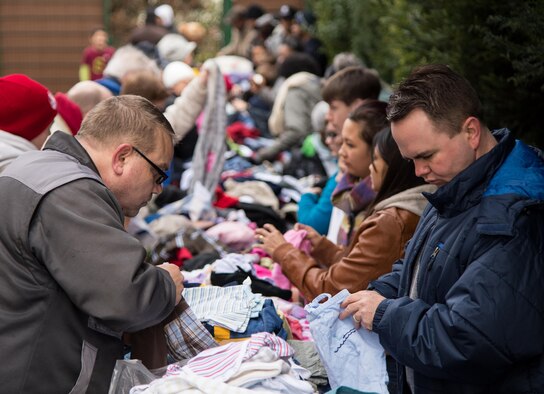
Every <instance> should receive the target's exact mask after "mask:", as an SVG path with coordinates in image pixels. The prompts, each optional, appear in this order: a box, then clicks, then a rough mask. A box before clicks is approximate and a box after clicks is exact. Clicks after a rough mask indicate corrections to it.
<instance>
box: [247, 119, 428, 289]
mask: <svg viewBox="0 0 544 394" xmlns="http://www.w3.org/2000/svg"><path fill="white" fill-rule="evenodd" d="M363 128H364V123H363V124H358V123H357V122H355V121H353V120H350V119H349V118H348V120H347V121H346V124H345V126H344V129H343V130H342V137H343V144H342V148H341V154H343V159H344V161H345V162H346V166H347V169H348V171H350V172H351V173H352V174H353V175H357V171H362V170H363V169H362V168H360V167H361V166H360V164H359V160H358V159H357V156H356V154H357V152H359V150H358V144H359V143H361V142H362V140H361V138H360V135H361V133H362V129H363ZM371 153H372V163H371V164H370V172H371V179H372V188H373V189H374V191H376V193H377V194H376V197H375V199H374V200H373V202H372V203H371V204H370V206H369V207H368V208H367V210H366V212H367V216H366V218H365V219H364V220H363V221H362V223H361V224H360V226H359V227H358V228H357V229H356V234H355V236H354V237H353V239H352V241H351V243H350V244H349V246H348V247H347V248H343V247H340V246H338V245H336V244H334V243H332V242H330V241H329V240H327V239H326V238H325V237H323V236H320V235H319V234H318V233H317V232H316V231H315V230H313V229H312V228H311V227H308V226H304V225H301V224H297V225H295V229H298V230H306V231H307V235H306V238H307V239H308V240H310V242H311V243H312V246H313V249H312V251H311V254H310V255H306V254H305V253H303V252H301V251H300V250H298V249H296V248H295V247H294V246H292V245H291V244H290V243H288V242H287V241H286V240H285V239H284V237H283V235H282V234H281V233H280V232H279V231H278V230H277V229H276V228H275V227H274V226H272V225H270V224H266V225H264V226H263V228H260V229H257V231H256V233H257V237H258V239H260V240H261V241H262V247H263V249H264V250H265V251H267V252H268V253H269V254H270V255H271V256H272V258H273V259H274V261H277V262H278V263H279V264H280V265H281V267H282V271H283V273H284V274H285V275H286V276H287V277H288V278H289V280H290V281H291V282H292V283H293V285H295V286H296V287H297V288H298V289H299V290H300V291H301V292H302V294H303V295H304V296H305V297H306V299H307V300H311V299H313V298H314V297H316V296H317V295H319V294H321V293H325V292H326V293H330V294H332V295H334V294H336V293H338V292H339V291H340V290H342V289H348V290H349V291H350V292H356V291H359V290H363V289H365V288H366V287H367V285H368V283H369V282H370V281H371V280H374V279H376V278H378V277H379V276H380V275H382V274H384V273H387V272H389V271H390V270H391V267H392V264H393V263H394V262H395V261H396V260H397V259H399V258H400V257H401V256H402V255H403V253H404V246H405V244H406V242H407V241H408V240H409V239H410V238H411V236H412V234H413V232H414V230H415V228H416V225H417V223H418V221H419V217H420V215H421V213H422V212H423V209H424V208H425V206H426V204H427V200H426V199H425V198H424V197H423V195H422V194H421V193H422V192H424V191H426V192H432V191H434V190H435V187H434V186H432V185H427V184H425V183H424V181H423V180H422V179H421V178H418V177H416V176H415V174H414V165H413V163H412V162H408V161H406V160H404V158H403V157H402V156H401V154H400V152H399V150H398V147H397V145H396V143H395V141H394V140H393V137H392V136H391V130H390V129H389V128H387V129H384V130H383V131H381V132H380V133H378V134H377V135H376V136H375V137H374V142H373V151H371ZM367 171H368V170H367Z"/></svg>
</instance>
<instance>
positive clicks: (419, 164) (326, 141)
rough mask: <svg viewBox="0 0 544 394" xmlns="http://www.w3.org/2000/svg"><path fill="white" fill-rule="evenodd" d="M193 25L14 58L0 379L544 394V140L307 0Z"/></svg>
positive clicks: (5, 385)
mask: <svg viewBox="0 0 544 394" xmlns="http://www.w3.org/2000/svg"><path fill="white" fill-rule="evenodd" d="M176 21H177V18H176V15H175V12H174V9H173V8H172V7H171V6H170V5H168V4H162V5H158V6H154V7H151V8H149V9H148V10H147V11H146V15H145V23H144V24H142V25H141V26H137V27H135V28H134V30H133V31H132V32H131V34H130V37H129V40H128V42H127V43H126V44H125V45H123V46H121V47H119V48H113V47H110V46H108V44H107V43H108V34H107V32H106V31H105V30H104V29H101V28H99V29H95V30H93V32H92V34H91V36H90V45H89V47H87V48H85V50H84V52H83V57H82V62H81V66H80V69H79V77H80V81H79V82H77V83H76V84H75V85H74V86H73V87H71V88H70V89H69V90H68V91H67V92H56V93H52V92H51V91H50V90H49V89H48V88H47V87H45V86H44V85H42V84H41V83H40V82H39V81H36V80H34V79H32V78H30V77H29V76H26V75H22V74H11V75H4V76H1V77H0V98H1V101H2V103H3V105H2V106H1V108H0V210H1V217H2V218H3V220H2V222H3V226H1V227H0V261H1V262H2V264H1V265H0V300H1V301H2V307H1V308H0V319H1V321H2V324H1V325H0V353H1V354H4V355H6V356H8V357H9V359H8V360H7V361H8V362H6V363H5V365H4V366H3V367H2V368H1V369H0V380H1V381H2V389H1V390H0V391H4V390H5V392H10V393H23V392H25V393H26V392H31V393H41V392H43V393H52V392H74V393H80V392H81V393H82V392H89V393H95V392H96V393H106V392H108V391H109V392H110V393H117V392H119V393H121V392H129V391H130V393H133V394H136V393H152V392H163V391H162V390H169V391H167V392H174V391H179V392H182V391H184V390H194V391H191V392H202V393H212V392H231V393H245V392H251V390H261V391H262V392H281V393H294V392H297V393H316V392H319V393H325V392H341V391H340V389H341V387H342V386H345V387H344V388H345V389H347V390H351V391H349V392H390V393H413V394H419V393H522V392H523V393H538V392H544V335H542V333H543V332H544V294H543V292H542V283H543V281H544V269H543V268H542V266H541V265H542V264H544V259H543V255H542V251H543V250H544V155H543V154H542V152H541V151H539V150H538V149H536V148H534V147H531V146H529V145H526V144H525V143H524V142H522V141H520V140H516V139H515V138H514V136H513V134H512V132H511V131H510V130H508V129H506V128H502V129H497V130H492V129H490V128H489V126H488V124H487V123H486V120H485V118H484V114H483V109H482V104H481V102H480V99H479V97H478V94H477V93H476V92H475V91H474V89H473V88H472V86H471V85H470V83H469V82H468V81H467V80H466V79H465V78H464V77H463V76H461V75H460V74H458V73H457V72H456V71H454V70H452V69H451V68H450V67H449V66H447V65H441V64H429V65H423V66H419V67H417V68H415V69H414V70H413V71H412V73H411V74H410V75H408V76H406V78H405V79H404V80H403V81H401V82H400V84H399V85H398V86H396V87H395V88H394V89H393V90H391V89H390V88H389V87H388V86H387V85H386V84H385V83H384V82H383V81H382V80H381V79H380V76H379V73H378V72H377V71H376V70H373V69H370V68H368V67H367V66H366V65H365V63H364V61H363V60H362V59H359V58H358V57H357V56H355V55H354V54H352V53H339V54H336V56H334V58H333V59H328V58H327V56H326V53H325V50H324V48H323V45H322V44H321V42H320V41H319V39H318V38H317V37H316V34H315V33H316V23H317V20H316V17H315V15H314V14H313V13H311V12H310V11H308V10H297V9H295V8H294V7H292V6H289V5H283V6H282V7H281V8H280V9H278V10H275V11H274V12H266V11H265V10H264V9H263V8H262V7H261V6H259V5H251V6H248V7H242V6H238V5H235V6H234V7H233V8H232V9H231V10H230V11H229V13H228V14H227V15H226V18H225V22H226V23H228V24H229V25H230V26H231V28H232V38H231V42H230V43H229V44H228V45H226V46H225V47H223V48H221V49H220V50H219V51H218V52H217V54H216V56H215V57H213V58H210V59H207V60H206V61H205V62H204V63H203V64H196V63H195V53H196V52H197V51H198V44H199V40H200V39H201V38H202V36H203V34H205V33H203V32H202V30H201V26H200V28H198V25H193V24H191V23H190V22H189V23H184V24H183V25H181V24H177V23H176ZM326 298H328V301H326V302H322V303H321V304H320V301H323V300H324V299H326ZM314 300H315V301H314ZM312 301H314V302H312ZM316 305H317V306H316ZM314 308H318V309H320V314H322V316H332V319H333V322H334V324H333V323H331V324H330V325H327V326H326V327H330V328H323V326H319V328H318V324H319V323H318V322H317V320H318V319H317V318H316V316H318V315H319V314H315V312H314ZM327 308H329V309H328V311H327ZM331 311H332V312H331ZM331 313H332V315H331ZM337 323H338V324H337ZM324 330H328V331H324ZM342 330H347V331H342ZM368 335H372V336H371V337H369V336H368ZM346 344H348V345H349V346H350V347H349V349H350V350H348V351H349V352H350V353H349V354H350V359H351V356H353V357H354V359H355V360H360V364H357V362H356V363H355V364H353V365H349V366H348V365H346V366H343V363H344V361H345V360H344V359H342V356H341V354H342V352H345V351H346V348H347V347H344V346H345V345H346ZM341 348H343V350H342V351H340V349H341ZM339 351H340V352H339ZM371 354H372V355H373V356H370V355H371ZM123 359H138V360H141V363H142V364H141V365H140V366H139V368H142V369H140V370H139V371H140V372H141V371H142V370H145V371H146V372H149V373H150V375H145V373H144V374H142V373H139V374H136V373H133V374H132V375H131V378H130V379H125V380H123V375H122V374H123V371H125V372H126V371H127V370H130V368H136V367H135V365H138V364H129V366H127V365H125V366H124V369H123V368H121V367H120V365H122V364H120V362H121V360H123ZM339 366H343V367H341V368H339ZM340 369H342V370H343V371H340ZM346 370H348V371H350V375H349V376H352V377H353V378H345V376H348V375H346V374H345V371H346ZM151 371H153V373H151ZM384 371H385V372H384ZM114 372H115V373H114ZM135 376H138V378H135ZM143 376H147V377H148V378H147V380H146V379H144V378H143ZM150 376H151V377H150ZM355 376H356V377H357V379H356V378H354V377H355ZM138 379H139V380H138ZM128 380H130V383H131V384H130V387H128V386H127V385H126V384H127V383H126V381H128ZM120 382H125V383H124V384H125V386H123V385H122V384H121V383H120ZM172 390H174V391H172ZM336 390H338V391H336ZM346 392H348V391H346Z"/></svg>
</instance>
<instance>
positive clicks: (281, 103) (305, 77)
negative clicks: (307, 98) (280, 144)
mask: <svg viewBox="0 0 544 394" xmlns="http://www.w3.org/2000/svg"><path fill="white" fill-rule="evenodd" d="M315 78H316V76H315V75H314V74H311V73H308V72H305V71H303V72H299V73H296V74H293V75H291V76H290V77H289V78H287V79H286V80H285V81H284V82H283V83H282V85H281V86H280V89H279V90H278V95H277V96H276V100H275V101H274V106H273V107H272V113H271V114H270V117H269V118H268V129H269V130H270V132H271V133H272V135H273V136H276V137H277V136H278V135H280V134H281V132H282V131H283V128H284V107H285V100H286V98H287V92H288V91H289V89H291V88H294V87H299V86H304V85H306V84H307V83H310V82H311V81H313V80H314V79H315Z"/></svg>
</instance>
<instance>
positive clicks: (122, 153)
mask: <svg viewBox="0 0 544 394" xmlns="http://www.w3.org/2000/svg"><path fill="white" fill-rule="evenodd" d="M132 152H133V149H132V146H131V145H130V144H121V145H119V146H118V147H117V148H115V150H114V151H113V153H112V156H111V167H112V170H113V172H114V173H115V175H122V174H123V171H124V170H125V167H126V165H127V158H128V156H130V154H131V153H132Z"/></svg>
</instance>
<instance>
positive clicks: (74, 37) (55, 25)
mask: <svg viewBox="0 0 544 394" xmlns="http://www.w3.org/2000/svg"><path fill="white" fill-rule="evenodd" d="M102 24H103V0H0V75H7V74H13V73H22V74H26V75H28V76H30V77H31V78H33V79H35V80H37V81H39V82H41V83H42V84H44V85H45V86H47V87H48V88H49V89H50V90H51V91H52V92H58V91H63V92H65V91H67V90H68V89H69V88H70V87H71V86H72V85H74V84H75V83H76V82H77V81H78V80H79V75H78V70H79V62H80V59H81V54H82V52H83V48H85V46H87V44H88V40H89V33H90V31H91V29H92V28H94V27H96V26H100V25H102Z"/></svg>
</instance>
